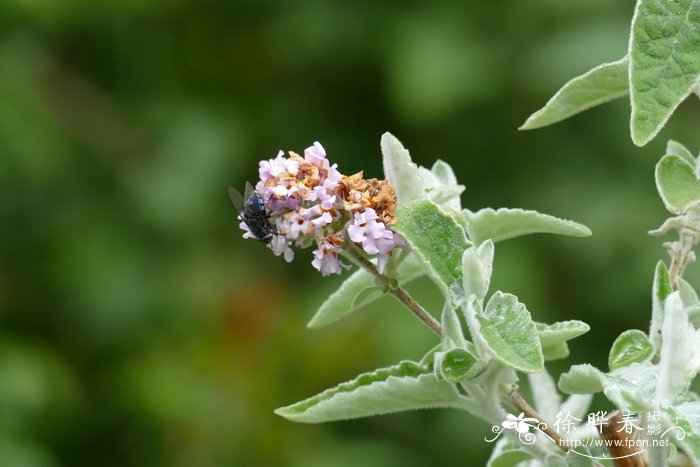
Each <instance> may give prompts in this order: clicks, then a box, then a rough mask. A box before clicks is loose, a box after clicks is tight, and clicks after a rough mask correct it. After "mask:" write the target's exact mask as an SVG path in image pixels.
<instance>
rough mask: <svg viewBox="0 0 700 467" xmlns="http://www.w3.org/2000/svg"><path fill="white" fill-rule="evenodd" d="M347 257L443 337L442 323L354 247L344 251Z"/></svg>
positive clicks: (351, 246) (350, 246)
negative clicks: (393, 283) (394, 284)
mask: <svg viewBox="0 0 700 467" xmlns="http://www.w3.org/2000/svg"><path fill="white" fill-rule="evenodd" d="M343 253H345V255H346V256H347V257H348V258H350V259H351V260H352V261H354V262H355V263H357V264H358V265H359V266H360V267H362V268H364V269H366V270H367V271H369V272H370V273H371V274H372V275H373V276H374V277H375V279H377V280H378V281H379V282H380V283H381V284H382V285H383V286H384V287H386V288H388V289H389V293H390V294H391V295H393V296H394V297H396V299H397V300H399V301H400V302H401V303H403V304H404V305H405V306H406V308H408V309H409V311H410V312H411V313H413V314H414V315H415V316H416V317H417V318H418V319H419V320H421V321H422V322H423V324H425V325H426V326H428V328H429V329H430V330H431V331H433V332H434V333H435V334H436V335H438V336H440V337H441V336H442V326H441V325H440V323H439V322H438V321H437V320H436V319H435V318H433V316H432V315H431V314H430V313H428V312H427V311H426V310H425V308H423V307H422V306H421V305H420V304H419V303H418V302H417V301H416V300H415V299H414V298H413V297H411V295H410V294H409V293H408V292H406V290H405V289H403V288H402V287H399V286H396V287H394V286H393V285H392V283H391V279H390V278H389V277H387V276H385V275H384V274H382V273H380V272H379V271H378V270H377V266H375V265H374V264H373V263H372V262H371V261H369V260H368V259H367V258H365V257H364V256H363V255H362V254H361V253H360V252H358V251H357V249H356V247H355V246H354V245H349V246H348V247H346V248H345V250H344V251H343Z"/></svg>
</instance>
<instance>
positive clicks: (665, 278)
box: [649, 261, 673, 350]
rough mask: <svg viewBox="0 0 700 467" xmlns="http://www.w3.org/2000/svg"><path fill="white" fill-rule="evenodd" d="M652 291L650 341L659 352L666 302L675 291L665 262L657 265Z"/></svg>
mask: <svg viewBox="0 0 700 467" xmlns="http://www.w3.org/2000/svg"><path fill="white" fill-rule="evenodd" d="M651 290H652V292H651V325H650V326H649V340H650V341H651V343H652V344H653V345H654V347H655V348H656V349H657V350H660V349H661V326H662V324H663V322H664V301H665V300H666V298H667V297H668V296H669V295H670V294H671V292H672V291H673V286H672V285H671V277H670V276H669V274H668V269H667V268H666V264H665V263H664V262H663V261H659V262H658V263H656V269H655V270H654V282H653V285H652V288H651Z"/></svg>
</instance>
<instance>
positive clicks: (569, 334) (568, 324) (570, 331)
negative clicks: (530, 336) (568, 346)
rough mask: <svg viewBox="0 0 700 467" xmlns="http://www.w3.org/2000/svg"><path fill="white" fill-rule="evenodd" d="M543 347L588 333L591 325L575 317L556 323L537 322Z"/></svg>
mask: <svg viewBox="0 0 700 467" xmlns="http://www.w3.org/2000/svg"><path fill="white" fill-rule="evenodd" d="M535 325H536V326H537V333H538V335H539V338H540V342H542V347H549V346H552V345H555V344H557V343H559V342H564V341H569V340H571V339H574V338H576V337H578V336H581V335H583V334H585V333H587V332H588V331H589V330H590V329H591V327H590V326H589V325H588V324H586V323H584V322H583V321H578V320H575V319H572V320H569V321H558V322H556V323H554V324H545V323H535Z"/></svg>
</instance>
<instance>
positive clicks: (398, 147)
mask: <svg viewBox="0 0 700 467" xmlns="http://www.w3.org/2000/svg"><path fill="white" fill-rule="evenodd" d="M381 147H382V163H383V166H384V177H385V178H386V179H387V180H388V181H389V182H390V183H391V185H392V186H393V187H394V190H396V199H397V203H398V205H399V206H403V205H404V204H406V203H408V202H409V201H413V200H415V199H422V198H425V193H424V185H425V184H424V181H423V177H421V174H420V173H419V171H418V166H417V165H416V164H414V163H413V161H412V160H411V155H410V154H409V152H408V150H407V149H406V148H404V147H403V145H402V144H401V141H399V140H398V139H397V138H396V137H395V136H394V135H392V134H391V133H389V132H387V133H384V134H383V135H382V141H381Z"/></svg>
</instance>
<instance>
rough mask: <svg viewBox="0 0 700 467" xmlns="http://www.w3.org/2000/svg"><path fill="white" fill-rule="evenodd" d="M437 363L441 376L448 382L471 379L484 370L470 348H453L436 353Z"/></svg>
mask: <svg viewBox="0 0 700 467" xmlns="http://www.w3.org/2000/svg"><path fill="white" fill-rule="evenodd" d="M435 364H436V366H437V367H438V368H439V371H440V376H441V377H442V379H444V380H445V381H447V382H448V383H458V382H460V381H463V380H466V379H470V378H472V377H474V376H476V375H477V374H478V373H480V372H481V371H482V370H483V365H481V364H480V362H479V361H478V359H477V358H476V357H475V356H474V355H473V354H472V353H471V352H469V351H468V350H465V349H452V350H449V351H447V352H442V353H441V354H440V355H439V356H438V354H436V358H435Z"/></svg>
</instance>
